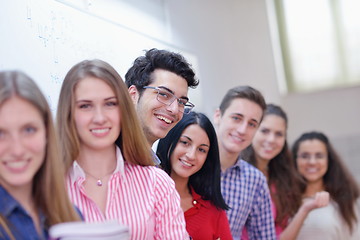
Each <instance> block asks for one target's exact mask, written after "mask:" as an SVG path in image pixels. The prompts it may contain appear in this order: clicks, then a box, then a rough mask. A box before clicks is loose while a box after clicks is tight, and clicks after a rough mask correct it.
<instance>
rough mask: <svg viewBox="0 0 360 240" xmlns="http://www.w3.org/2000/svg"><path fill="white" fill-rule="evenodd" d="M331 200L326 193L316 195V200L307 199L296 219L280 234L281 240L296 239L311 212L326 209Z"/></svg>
mask: <svg viewBox="0 0 360 240" xmlns="http://www.w3.org/2000/svg"><path fill="white" fill-rule="evenodd" d="M329 200H330V196H329V193H328V192H325V191H322V192H318V193H316V194H315V196H314V198H308V199H305V200H304V202H303V204H302V205H301V207H300V208H299V210H298V211H297V213H296V214H295V216H294V218H293V219H292V220H291V222H290V223H289V224H288V226H287V227H286V228H285V230H284V231H283V232H282V233H281V234H280V240H292V239H295V238H296V237H297V235H298V234H299V231H300V229H301V227H302V225H303V223H304V221H305V219H306V217H307V216H308V214H309V212H310V211H312V210H313V209H316V208H321V207H325V206H326V205H328V204H329Z"/></svg>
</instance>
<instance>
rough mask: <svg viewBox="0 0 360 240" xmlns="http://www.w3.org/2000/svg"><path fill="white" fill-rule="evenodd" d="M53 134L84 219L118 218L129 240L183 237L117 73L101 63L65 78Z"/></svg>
mask: <svg viewBox="0 0 360 240" xmlns="http://www.w3.org/2000/svg"><path fill="white" fill-rule="evenodd" d="M57 124H58V133H59V136H60V141H61V146H62V153H63V154H64V161H65V163H66V166H67V170H68V179H67V180H68V181H67V182H68V191H69V194H70V198H71V200H72V201H73V203H74V204H75V205H76V206H78V207H79V208H80V210H81V211H82V213H83V215H84V218H85V220H86V221H89V222H95V221H105V220H114V219H115V220H117V221H118V222H119V223H121V224H124V225H126V226H128V227H129V229H130V232H131V239H185V238H187V237H188V234H187V233H186V229H185V220H184V216H183V214H182V210H181V208H180V199H179V195H178V194H177V192H176V190H175V186H174V182H173V181H172V180H171V179H170V177H169V176H168V175H167V174H166V173H165V172H164V171H162V170H161V169H159V168H156V167H154V166H153V165H154V163H153V160H152V154H151V149H150V147H149V144H148V143H147V140H146V138H145V136H144V133H143V131H142V128H141V126H140V123H139V121H138V118H137V115H136V112H135V109H134V105H133V103H132V101H131V100H130V96H129V93H128V90H127V88H126V86H125V83H124V82H123V80H122V79H121V77H120V75H119V74H118V73H117V72H116V71H115V69H114V68H113V67H111V66H110V65H109V64H108V63H106V62H104V61H101V60H91V61H87V60H86V61H83V62H80V63H78V64H76V65H75V66H74V67H72V68H71V69H70V71H69V72H68V73H67V75H66V77H65V79H64V82H63V85H62V88H61V92H60V98H59V106H58V112H57Z"/></svg>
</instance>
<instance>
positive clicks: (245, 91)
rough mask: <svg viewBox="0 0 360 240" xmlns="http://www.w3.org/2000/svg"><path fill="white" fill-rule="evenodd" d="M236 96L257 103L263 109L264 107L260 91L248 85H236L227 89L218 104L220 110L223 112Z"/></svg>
mask: <svg viewBox="0 0 360 240" xmlns="http://www.w3.org/2000/svg"><path fill="white" fill-rule="evenodd" d="M236 98H244V99H247V100H249V101H252V102H254V103H256V104H258V105H259V106H260V107H261V109H262V110H263V111H265V109H266V103H265V99H264V97H263V95H262V94H261V92H260V91H258V90H256V89H255V88H252V87H250V86H237V87H233V88H231V89H229V90H228V91H227V93H226V94H225V96H224V97H223V99H222V101H221V104H220V107H219V108H220V112H221V114H224V112H225V111H226V109H227V108H228V107H229V106H230V104H231V102H232V101H233V100H234V99H236Z"/></svg>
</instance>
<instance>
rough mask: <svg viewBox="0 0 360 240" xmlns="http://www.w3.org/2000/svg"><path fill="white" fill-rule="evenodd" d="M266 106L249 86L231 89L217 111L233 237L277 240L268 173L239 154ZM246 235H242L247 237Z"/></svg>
mask: <svg viewBox="0 0 360 240" xmlns="http://www.w3.org/2000/svg"><path fill="white" fill-rule="evenodd" d="M265 108H266V104H265V100H264V98H263V96H262V95H261V93H260V92H259V91H257V90H256V89H254V88H252V87H249V86H239V87H234V88H232V89H230V90H229V91H228V92H227V94H226V95H225V96H224V98H223V100H222V102H221V104H220V107H219V109H217V110H216V112H215V114H214V123H215V126H216V132H217V135H218V143H219V150H220V162H221V192H222V194H223V197H224V199H225V201H226V203H227V204H228V205H229V206H230V209H229V210H228V211H227V216H228V219H229V223H230V229H231V233H232V235H233V238H234V239H240V238H241V237H242V232H243V228H244V226H245V229H246V230H244V232H245V234H246V233H247V236H248V239H257V240H259V239H262V240H271V239H276V237H275V230H274V229H275V228H274V222H273V221H274V220H273V216H272V212H271V205H270V204H271V202H270V194H269V189H268V185H267V182H266V178H265V176H264V175H263V174H262V173H261V172H260V171H259V170H257V169H256V168H255V167H253V166H251V165H250V164H248V163H246V162H245V161H243V160H242V159H241V158H240V157H239V155H240V153H241V151H242V150H244V149H245V148H246V147H248V146H249V145H250V144H251V141H252V138H253V137H254V135H255V132H256V130H257V129H258V127H259V125H260V122H261V120H262V117H263V112H264V110H265ZM244 237H245V236H243V238H244Z"/></svg>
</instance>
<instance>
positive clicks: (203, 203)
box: [191, 188, 211, 208]
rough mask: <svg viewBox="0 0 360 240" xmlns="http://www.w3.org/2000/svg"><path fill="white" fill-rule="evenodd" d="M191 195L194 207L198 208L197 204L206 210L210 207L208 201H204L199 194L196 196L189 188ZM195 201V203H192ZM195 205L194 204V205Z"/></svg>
mask: <svg viewBox="0 0 360 240" xmlns="http://www.w3.org/2000/svg"><path fill="white" fill-rule="evenodd" d="M191 195H192V197H193V205H194V206H195V207H196V208H199V207H200V206H199V204H200V205H201V206H204V207H206V208H209V207H210V206H211V203H210V201H206V200H204V199H202V198H201V196H200V195H199V194H197V193H196V192H195V191H194V189H193V188H191ZM194 201H195V202H194ZM194 203H195V204H194Z"/></svg>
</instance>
